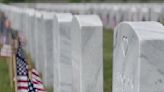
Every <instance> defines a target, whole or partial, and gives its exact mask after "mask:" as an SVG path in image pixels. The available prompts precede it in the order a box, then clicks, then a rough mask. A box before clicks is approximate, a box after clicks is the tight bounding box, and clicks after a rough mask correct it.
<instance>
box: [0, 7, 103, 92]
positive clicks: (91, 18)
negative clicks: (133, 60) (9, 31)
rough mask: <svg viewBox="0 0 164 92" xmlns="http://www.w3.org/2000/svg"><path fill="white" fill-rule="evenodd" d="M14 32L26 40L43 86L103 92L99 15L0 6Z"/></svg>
mask: <svg viewBox="0 0 164 92" xmlns="http://www.w3.org/2000/svg"><path fill="white" fill-rule="evenodd" d="M0 10H1V11H3V12H5V14H6V16H8V18H9V19H10V20H11V22H12V24H13V26H12V28H13V29H16V30H18V31H22V32H23V33H24V34H25V36H26V38H27V39H26V41H27V44H26V47H25V49H26V51H27V52H28V53H30V55H31V57H32V59H33V63H34V65H35V67H36V69H37V70H38V71H39V72H40V73H41V74H42V77H43V82H44V84H45V85H46V86H47V87H48V88H53V90H54V92H103V56H102V52H103V51H102V46H103V39H102V32H103V31H102V29H103V27H102V23H101V20H100V19H99V17H98V16H97V15H74V16H73V15H72V14H71V13H55V12H49V11H38V10H35V9H32V8H31V9H30V8H18V7H14V6H8V5H0Z"/></svg>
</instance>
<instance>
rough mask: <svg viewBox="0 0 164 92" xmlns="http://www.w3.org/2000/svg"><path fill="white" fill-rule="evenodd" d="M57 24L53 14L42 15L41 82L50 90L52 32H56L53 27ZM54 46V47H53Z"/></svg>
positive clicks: (51, 79) (51, 76)
mask: <svg viewBox="0 0 164 92" xmlns="http://www.w3.org/2000/svg"><path fill="white" fill-rule="evenodd" d="M56 24H57V19H56V16H55V14H53V13H48V12H45V13H43V30H44V34H45V43H44V50H45V51H44V56H45V59H44V60H45V62H44V70H43V82H44V84H45V85H46V86H47V87H49V88H52V87H53V83H54V72H53V70H54V69H55V68H54V62H55V61H54V57H53V50H54V48H55V47H54V45H53V43H54V42H53V36H54V35H53V31H55V30H58V28H56V27H55V26H54V25H56ZM55 46H56V45H55Z"/></svg>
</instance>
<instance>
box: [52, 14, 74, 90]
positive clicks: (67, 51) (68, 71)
mask: <svg viewBox="0 0 164 92" xmlns="http://www.w3.org/2000/svg"><path fill="white" fill-rule="evenodd" d="M57 21H58V23H59V25H58V28H59V30H55V29H54V37H55V39H57V40H56V44H55V45H57V50H54V51H55V53H57V55H56V54H54V58H55V63H54V67H55V70H54V77H55V82H54V92H73V91H72V88H73V87H72V55H71V54H72V53H71V51H72V49H71V45H72V41H71V31H72V30H71V23H72V15H71V14H69V13H58V14H57ZM57 31H58V32H57Z"/></svg>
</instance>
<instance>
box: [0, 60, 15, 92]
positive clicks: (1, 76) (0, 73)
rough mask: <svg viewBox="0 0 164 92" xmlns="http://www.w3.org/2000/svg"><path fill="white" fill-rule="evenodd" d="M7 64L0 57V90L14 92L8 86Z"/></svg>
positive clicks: (0, 91) (1, 91)
mask: <svg viewBox="0 0 164 92" xmlns="http://www.w3.org/2000/svg"><path fill="white" fill-rule="evenodd" d="M9 80H10V78H9V70H8V64H7V62H6V60H5V59H2V58H1V59H0V92H14V90H13V89H12V88H11V87H10V81H9Z"/></svg>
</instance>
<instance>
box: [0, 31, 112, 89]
mask: <svg viewBox="0 0 164 92" xmlns="http://www.w3.org/2000/svg"><path fill="white" fill-rule="evenodd" d="M103 37H104V39H103V41H104V46H103V51H104V53H103V54H104V55H103V56H104V59H103V60H104V92H112V55H113V54H112V50H113V48H112V47H113V31H111V30H105V31H104V33H103ZM7 66H8V65H7V62H5V60H4V59H0V92H14V90H13V89H12V88H11V87H10V81H9V73H8V67H7ZM49 92H52V91H49Z"/></svg>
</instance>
